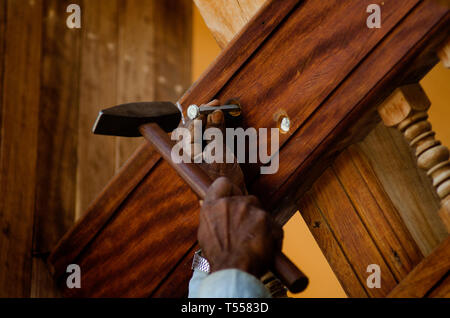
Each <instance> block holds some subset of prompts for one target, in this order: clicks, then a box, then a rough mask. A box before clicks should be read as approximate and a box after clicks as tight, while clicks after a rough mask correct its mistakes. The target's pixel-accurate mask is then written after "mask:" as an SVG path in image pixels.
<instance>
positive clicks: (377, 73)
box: [252, 1, 450, 202]
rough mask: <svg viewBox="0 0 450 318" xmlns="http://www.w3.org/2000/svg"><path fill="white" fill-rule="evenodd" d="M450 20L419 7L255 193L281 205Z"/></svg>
mask: <svg viewBox="0 0 450 318" xmlns="http://www.w3.org/2000/svg"><path fill="white" fill-rule="evenodd" d="M397 3H398V2H397ZM402 4H403V2H402ZM448 21H449V20H448V10H447V9H444V8H443V7H441V6H437V5H435V3H434V2H433V1H427V2H422V3H420V4H419V6H417V7H416V8H415V9H414V10H413V11H412V12H411V13H410V14H409V15H408V16H407V17H406V18H405V19H403V20H402V21H401V23H400V24H399V25H398V26H397V27H396V29H395V30H393V31H392V32H391V33H390V34H389V35H388V36H387V37H386V38H385V39H384V40H383V42H382V43H380V44H379V45H378V46H377V47H376V48H375V49H374V50H373V51H372V52H371V53H370V54H369V55H368V56H367V57H366V58H365V59H364V60H363V61H362V62H361V63H360V64H359V65H358V67H357V68H356V69H355V70H353V72H352V73H351V74H350V75H349V76H348V77H347V78H346V79H345V81H344V82H343V83H341V84H340V86H339V87H338V88H337V89H336V90H335V91H334V92H333V93H332V94H331V95H330V96H328V98H327V100H326V101H325V102H324V103H323V104H322V105H321V107H320V109H318V110H317V111H316V112H314V113H313V114H312V116H311V117H310V118H308V120H307V121H306V122H304V123H302V124H303V126H302V127H300V129H298V130H297V131H296V133H295V134H294V135H293V136H291V138H290V139H289V143H288V144H287V145H285V146H284V147H283V148H282V150H281V152H280V158H279V160H280V169H279V171H278V172H277V173H276V174H273V175H264V176H260V177H259V178H258V180H257V181H256V182H255V184H254V185H253V186H252V191H253V193H264V194H265V195H264V197H269V198H271V201H273V202H277V201H278V200H279V199H280V198H281V197H282V196H283V195H285V193H287V192H290V189H292V188H295V186H296V185H298V183H299V181H300V180H303V179H304V178H305V177H306V176H305V175H306V174H307V173H309V172H310V171H311V170H312V169H311V167H312V166H313V165H318V163H320V161H319V160H318V159H319V158H320V156H322V155H324V154H325V153H327V151H329V150H330V146H331V145H332V143H333V142H336V140H339V137H342V134H343V133H344V132H346V131H348V130H349V128H350V127H351V126H352V125H354V124H356V122H357V120H358V119H361V118H362V116H363V114H365V113H367V112H370V111H371V107H373V106H374V105H376V104H377V103H378V102H380V101H381V100H383V98H384V97H386V96H387V95H388V94H389V93H390V92H391V91H392V90H393V88H394V87H396V86H398V85H399V84H400V83H401V82H402V81H403V80H405V76H406V74H407V70H408V69H409V65H408V62H413V61H414V60H415V57H417V55H418V54H419V53H422V52H425V51H427V46H429V45H430V39H433V38H434V37H437V36H441V35H442V34H446V33H448V32H449V26H450V24H449V23H448ZM436 62H437V60H436ZM422 71H425V70H423V69H422ZM423 74H424V73H423ZM423 74H422V75H423ZM298 100H303V96H300V97H299V99H298ZM350 141H351V139H349V140H348V141H347V142H350ZM299 149H301V151H299Z"/></svg>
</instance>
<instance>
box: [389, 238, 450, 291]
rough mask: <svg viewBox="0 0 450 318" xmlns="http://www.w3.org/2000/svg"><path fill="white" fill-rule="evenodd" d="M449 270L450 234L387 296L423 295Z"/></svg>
mask: <svg viewBox="0 0 450 318" xmlns="http://www.w3.org/2000/svg"><path fill="white" fill-rule="evenodd" d="M449 271H450V236H449V237H447V238H446V239H445V240H444V241H443V242H442V243H441V244H440V245H439V246H438V247H437V248H436V249H435V250H434V251H433V252H432V253H431V254H430V255H428V256H427V257H426V258H425V259H424V260H423V261H422V262H420V264H419V265H417V266H416V268H414V270H412V271H411V272H410V273H409V274H408V276H407V277H406V278H405V279H403V280H402V281H401V282H400V283H399V284H398V285H397V287H395V289H394V290H392V291H391V292H390V293H389V295H388V297H395V298H398V297H400V298H405V297H424V296H425V295H426V294H427V293H428V292H429V291H431V290H432V289H433V287H435V285H436V284H438V282H439V281H440V280H441V279H442V278H445V276H446V275H447V274H448V273H449Z"/></svg>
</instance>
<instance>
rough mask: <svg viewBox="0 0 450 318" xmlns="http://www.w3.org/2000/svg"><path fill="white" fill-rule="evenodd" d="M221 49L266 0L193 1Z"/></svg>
mask: <svg viewBox="0 0 450 318" xmlns="http://www.w3.org/2000/svg"><path fill="white" fill-rule="evenodd" d="M194 2H195V4H196V5H197V7H198V9H199V11H200V14H201V15H202V17H203V19H204V20H205V23H206V25H207V26H208V28H209V29H210V30H211V33H212V34H213V36H214V38H215V39H216V41H217V43H218V44H219V46H220V47H221V48H224V47H225V46H226V45H227V44H228V43H229V42H230V41H231V40H232V39H233V38H234V36H235V35H236V34H237V33H239V31H241V29H242V28H243V27H244V26H245V24H247V23H248V22H249V21H250V19H251V18H252V17H253V16H254V15H255V14H256V12H257V11H258V10H259V9H260V8H261V6H262V5H263V4H264V3H266V2H267V0H216V1H211V0H194Z"/></svg>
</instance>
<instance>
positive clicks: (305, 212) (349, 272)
mask: <svg viewBox="0 0 450 318" xmlns="http://www.w3.org/2000/svg"><path fill="white" fill-rule="evenodd" d="M297 207H298V209H299V212H300V214H301V215H302V217H303V219H304V220H305V222H306V224H307V225H308V228H309V230H310V231H311V233H312V235H313V236H314V238H315V239H316V242H317V244H318V245H319V247H320V249H321V250H322V252H323V254H324V255H325V258H326V259H327V261H328V263H329V264H330V266H331V268H332V269H333V272H334V273H335V275H336V277H337V279H338V280H339V282H340V284H341V286H342V288H343V289H344V291H345V292H346V294H347V295H348V296H349V297H358V298H365V297H367V296H368V294H367V292H366V290H365V283H364V281H362V280H360V278H359V277H358V275H357V274H356V272H355V269H354V268H353V266H352V264H351V262H350V260H349V259H348V257H347V256H346V254H345V253H344V251H343V250H342V247H341V246H340V244H339V242H338V241H337V239H336V236H335V235H334V233H333V231H332V230H331V229H330V225H329V224H328V222H327V220H326V219H325V218H324V216H323V215H322V214H321V212H320V210H319V209H318V208H317V206H316V203H315V202H314V199H313V197H312V196H311V194H310V193H306V194H305V195H303V196H302V197H301V198H300V199H299V200H298V202H297Z"/></svg>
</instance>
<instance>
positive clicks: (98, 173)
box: [76, 0, 119, 218]
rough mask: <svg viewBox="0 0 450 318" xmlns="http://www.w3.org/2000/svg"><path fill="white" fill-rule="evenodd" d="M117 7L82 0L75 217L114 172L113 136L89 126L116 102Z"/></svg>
mask: <svg viewBox="0 0 450 318" xmlns="http://www.w3.org/2000/svg"><path fill="white" fill-rule="evenodd" d="M118 10H119V7H118V0H110V1H89V0H85V1H84V2H83V22H82V23H83V27H82V28H81V30H82V33H83V36H82V42H81V46H82V52H81V59H82V66H81V70H80V72H81V77H80V102H79V105H80V106H79V125H78V169H77V188H76V193H77V198H76V200H77V201H76V217H77V218H79V217H80V216H82V214H83V213H84V212H85V211H86V209H87V208H88V206H89V204H90V203H91V201H92V200H93V199H94V198H95V196H96V194H97V193H99V192H100V191H101V189H102V188H103V186H104V185H105V184H106V183H107V182H108V181H109V180H110V179H111V178H112V177H113V176H114V172H115V138H111V137H109V136H96V135H93V134H92V125H93V124H94V122H95V119H96V117H97V114H98V111H100V110H101V109H103V108H105V107H108V106H114V105H115V104H116V91H117V86H116V85H117V50H118V49H117V38H118V32H119V30H118V23H117V22H118V19H117V17H118ZM100 12H101V15H102V17H101V18H99V17H98V15H99V14H100Z"/></svg>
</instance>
